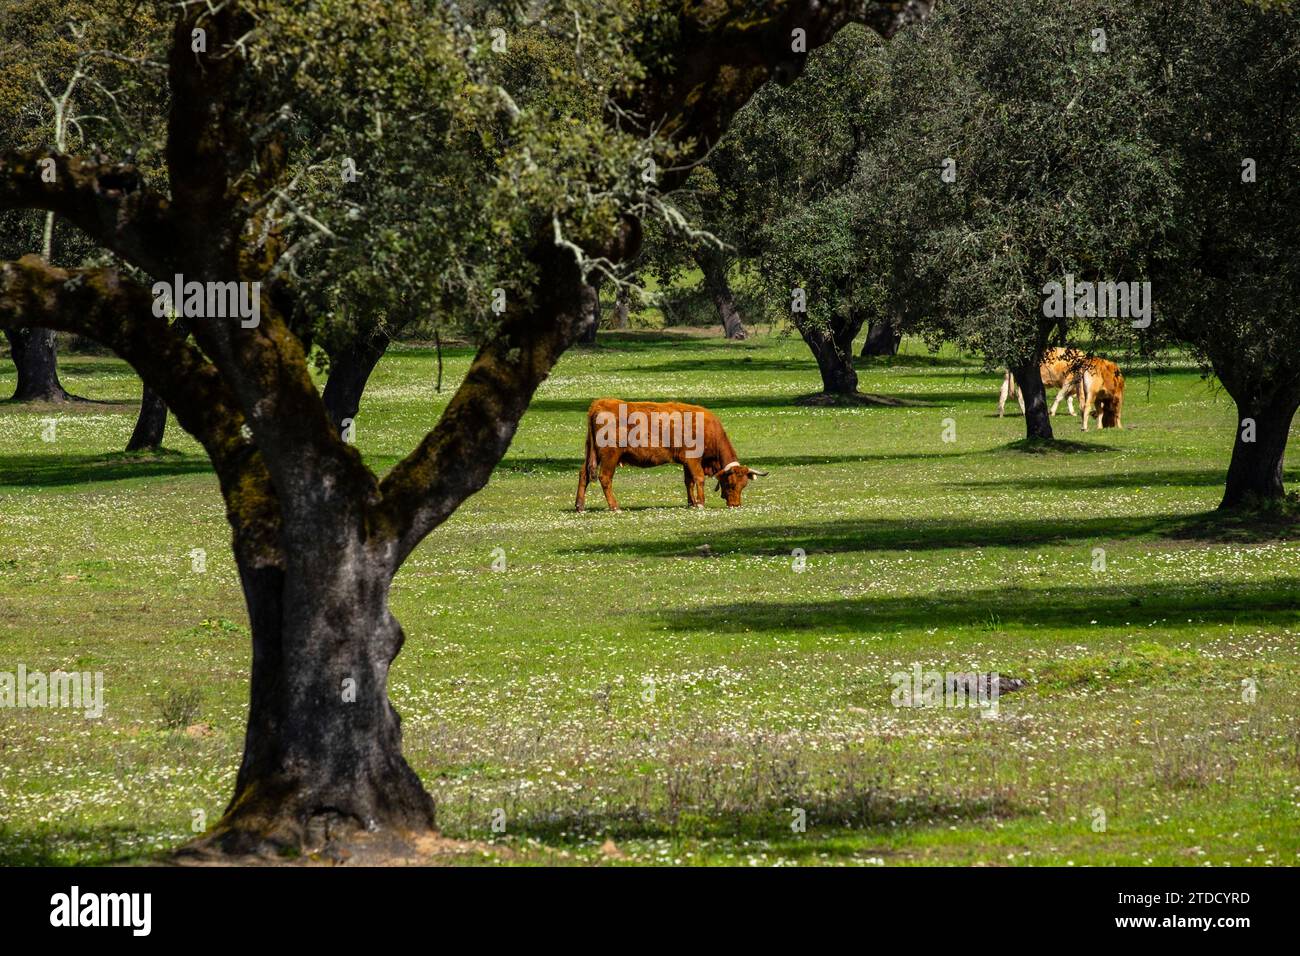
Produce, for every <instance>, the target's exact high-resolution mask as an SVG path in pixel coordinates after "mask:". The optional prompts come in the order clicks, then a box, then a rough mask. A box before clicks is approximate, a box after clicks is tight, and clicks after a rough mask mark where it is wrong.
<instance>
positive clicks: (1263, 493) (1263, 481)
mask: <svg viewBox="0 0 1300 956" xmlns="http://www.w3.org/2000/svg"><path fill="white" fill-rule="evenodd" d="M1297 406H1300V396H1297V395H1295V394H1291V395H1285V396H1282V397H1276V398H1273V399H1272V400H1270V401H1252V400H1244V401H1242V400H1238V402H1237V418H1238V421H1237V437H1236V440H1235V441H1234V443H1233V446H1232V461H1231V462H1230V463H1229V465H1228V479H1227V483H1226V486H1225V488H1224V492H1223V501H1221V502H1220V503H1219V507H1220V508H1232V507H1235V506H1236V505H1240V504H1245V503H1247V502H1249V501H1251V500H1267V499H1276V498H1281V497H1283V496H1284V495H1285V494H1286V491H1285V489H1284V487H1283V484H1282V462H1283V459H1284V457H1285V455H1286V442H1287V436H1288V434H1289V433H1290V431H1291V422H1292V420H1293V419H1294V418H1295V413H1296V408H1297ZM1247 419H1249V420H1250V421H1251V422H1253V425H1254V428H1253V430H1252V429H1250V428H1249V427H1247V425H1246V424H1245V423H1246V421H1247ZM1246 438H1253V439H1254V440H1253V441H1246V440H1245V439H1246Z"/></svg>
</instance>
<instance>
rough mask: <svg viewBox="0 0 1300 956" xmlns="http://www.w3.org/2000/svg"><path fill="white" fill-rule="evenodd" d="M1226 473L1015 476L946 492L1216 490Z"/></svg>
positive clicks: (1215, 470)
mask: <svg viewBox="0 0 1300 956" xmlns="http://www.w3.org/2000/svg"><path fill="white" fill-rule="evenodd" d="M1224 474H1225V470H1224V469H1222V468H1205V469H1201V468H1198V469H1185V470H1184V469H1162V470H1159V471H1133V472H1123V471H1107V472H1101V473H1098V474H1078V473H1077V472H1058V473H1053V474H1046V475H1015V476H1013V477H1008V478H987V479H978V480H971V481H950V482H945V483H944V487H945V488H971V489H978V488H1005V489H1008V490H1017V489H1018V490H1026V491H1085V490H1091V491H1096V490H1105V489H1112V488H1123V489H1128V488H1152V487H1156V486H1160V487H1164V488H1176V487H1180V486H1183V487H1188V488H1213V487H1219V486H1222V485H1223V481H1224Z"/></svg>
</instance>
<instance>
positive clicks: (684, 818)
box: [0, 334, 1300, 865]
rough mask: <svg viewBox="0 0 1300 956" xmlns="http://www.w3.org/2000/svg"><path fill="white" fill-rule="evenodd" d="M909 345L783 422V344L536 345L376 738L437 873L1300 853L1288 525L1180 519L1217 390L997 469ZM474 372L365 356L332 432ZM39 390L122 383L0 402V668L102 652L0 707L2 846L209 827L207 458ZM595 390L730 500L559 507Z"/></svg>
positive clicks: (966, 384)
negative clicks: (466, 846) (703, 471)
mask: <svg viewBox="0 0 1300 956" xmlns="http://www.w3.org/2000/svg"><path fill="white" fill-rule="evenodd" d="M909 349H910V351H911V352H912V354H911V355H905V356H903V357H901V358H899V359H897V360H895V361H894V362H893V363H891V364H889V365H887V366H886V365H873V366H870V367H866V368H864V369H863V370H862V375H861V377H862V388H863V389H864V390H865V391H869V392H875V393H880V394H884V395H890V396H895V397H899V398H906V399H911V400H914V401H915V402H918V403H920V404H916V405H909V406H906V407H863V408H843V409H839V408H804V407H799V406H796V405H795V404H793V400H794V399H795V398H796V397H798V396H799V395H801V394H806V393H808V392H810V391H813V390H814V389H815V387H816V373H815V369H814V367H813V364H812V361H811V358H810V356H809V355H808V354H807V351H806V349H805V348H804V346H803V345H802V343H800V342H799V341H798V340H797V339H796V340H793V341H792V340H789V339H783V338H780V337H778V336H772V335H761V336H759V337H757V338H755V339H752V340H750V341H748V342H745V343H736V344H728V343H724V342H722V341H720V340H716V339H708V338H701V337H699V336H684V335H683V336H664V335H648V334H642V335H628V336H610V337H608V338H602V341H601V344H600V345H599V346H598V347H595V348H592V349H585V350H584V349H577V350H575V351H573V352H571V353H570V354H568V355H566V356H565V357H564V359H563V360H562V361H561V363H560V365H559V367H558V368H557V369H556V372H555V374H554V375H553V377H552V378H551V379H550V380H549V381H548V382H547V383H546V384H545V385H544V386H543V387H542V389H541V391H540V392H539V394H538V396H537V398H536V400H535V401H534V403H533V406H532V409H531V410H530V411H529V413H528V415H527V417H526V418H525V419H524V422H523V424H522V426H521V427H520V429H519V433H518V436H517V438H516V439H515V442H514V445H513V446H512V448H511V449H510V452H509V454H508V456H507V457H506V459H505V460H504V461H503V462H502V463H501V465H500V467H499V468H498V469H497V472H496V474H495V476H494V477H493V479H492V481H491V483H490V484H489V486H488V487H487V488H486V489H485V490H484V491H483V492H481V493H480V494H479V495H477V496H476V497H474V498H472V499H470V500H469V501H468V502H467V503H466V504H465V505H464V507H462V508H461V509H460V511H459V512H457V513H456V515H455V516H454V517H453V518H452V520H450V521H449V522H448V523H447V524H446V525H444V526H443V527H442V528H440V529H438V530H437V531H436V532H435V533H434V534H433V535H432V536H430V537H429V538H428V539H427V540H426V541H425V542H424V544H423V545H422V546H421V547H420V548H419V549H418V550H417V551H416V552H415V554H414V555H413V556H412V558H411V560H410V561H408V563H407V565H406V566H405V568H404V569H403V570H402V571H401V573H400V574H399V575H398V578H397V581H396V584H395V586H394V593H393V604H394V608H395V613H396V614H397V617H398V618H399V619H400V620H401V621H402V622H403V624H404V626H405V629H406V633H407V643H406V647H405V649H404V651H403V652H402V654H401V656H400V657H399V658H398V660H397V662H396V664H395V666H394V670H393V674H392V681H391V686H390V692H391V696H392V698H393V700H394V703H395V705H396V707H397V709H398V711H399V712H400V713H401V715H402V717H403V729H404V734H405V750H406V754H407V757H408V759H409V760H410V761H411V763H412V765H413V766H414V767H415V769H416V770H417V771H418V772H419V774H420V775H421V777H422V778H423V780H424V782H425V785H426V786H427V787H428V788H429V790H430V791H431V792H432V793H433V794H434V796H435V797H436V799H437V801H438V813H439V823H440V826H441V828H442V830H443V832H444V833H445V834H446V835H448V836H450V837H455V838H462V839H465V840H472V841H477V842H480V843H482V844H485V845H487V846H486V848H484V849H483V850H481V852H478V853H471V854H466V855H464V856H461V857H458V858H457V859H458V860H460V861H461V862H506V863H587V862H608V863H619V862H621V863H633V862H635V863H690V864H696V863H701V864H742V865H743V864H777V863H785V864H865V865H901V864H940V863H943V864H949V863H951V864H972V863H980V864H990V865H1025V864H1056V865H1071V864H1072V865H1089V864H1128V865H1132V864H1138V865H1141V864H1185V865H1222V864H1234V865H1240V864H1259V865H1264V864H1289V865H1295V864H1297V863H1300V719H1298V718H1297V714H1300V677H1298V676H1297V665H1298V664H1300V651H1298V649H1297V643H1298V642H1297V635H1298V632H1300V588H1298V585H1300V547H1297V543H1296V541H1295V540H1294V539H1293V538H1290V539H1289V538H1286V537H1279V536H1277V534H1276V533H1272V534H1270V533H1269V532H1266V531H1259V530H1252V529H1249V528H1246V529H1240V528H1237V529H1234V528H1231V527H1224V526H1221V525H1219V524H1216V523H1214V522H1207V521H1205V520H1204V516H1205V514H1206V512H1208V511H1210V510H1212V509H1213V508H1214V506H1215V505H1216V504H1217V503H1218V500H1219V497H1220V495H1221V491H1222V478H1223V473H1224V469H1225V467H1226V463H1227V455H1228V452H1229V450H1230V444H1231V436H1232V430H1233V428H1234V424H1235V414H1234V409H1233V407H1232V404H1231V402H1230V401H1228V399H1227V397H1226V396H1225V395H1223V394H1222V392H1221V391H1216V390H1215V389H1213V388H1212V387H1211V385H1210V384H1208V383H1207V382H1205V381H1204V380H1203V379H1202V378H1201V377H1200V375H1199V374H1198V373H1197V372H1196V371H1195V370H1194V369H1192V368H1191V367H1190V365H1186V364H1183V365H1179V364H1178V363H1176V362H1173V363H1166V364H1165V365H1163V366H1162V367H1161V368H1158V369H1156V370H1155V371H1154V373H1153V374H1151V375H1150V376H1149V377H1148V375H1147V374H1145V372H1144V371H1142V370H1140V369H1136V368H1130V369H1127V370H1126V371H1127V372H1128V378H1129V397H1128V399H1127V402H1126V407H1125V414H1124V419H1125V424H1126V426H1127V427H1126V429H1125V430H1124V431H1122V432H1120V431H1108V432H1105V433H1096V432H1089V433H1088V434H1087V435H1083V434H1082V433H1081V432H1079V430H1078V424H1077V423H1078V420H1077V419H1070V418H1068V417H1066V416H1065V414H1064V410H1062V413H1061V415H1060V416H1058V418H1057V419H1056V425H1057V432H1058V436H1060V437H1066V438H1070V439H1073V440H1075V441H1078V442H1079V443H1081V445H1082V446H1085V447H1083V448H1076V449H1075V450H1073V451H1068V452H1052V453H1047V454H1029V453H1026V452H1024V451H1020V450H1016V449H1015V448H1013V447H1009V445H1010V443H1012V442H1014V441H1015V440H1016V439H1020V438H1022V437H1023V435H1024V426H1023V423H1022V421H1021V420H1020V419H1019V418H1018V417H1014V416H1012V415H1008V417H1007V418H1005V419H1002V420H999V419H998V418H997V417H996V415H995V402H996V389H997V378H996V377H995V376H993V375H989V374H985V373H982V372H981V371H980V368H979V366H978V364H977V363H973V362H963V361H961V360H959V359H958V358H956V357H954V356H951V355H946V356H943V357H940V358H937V359H936V358H930V357H927V356H925V355H924V354H923V353H922V352H921V350H920V347H919V346H917V345H914V344H912V345H910V346H909ZM467 362H468V353H467V352H466V351H464V350H459V351H453V352H451V353H449V354H448V355H447V363H446V376H447V379H446V383H445V386H444V389H443V392H442V394H441V395H439V394H435V392H434V388H433V382H434V377H435V361H434V358H433V355H432V354H431V353H430V352H428V351H424V350H417V349H403V350H400V351H397V352H394V353H393V354H390V356H389V357H387V358H386V359H385V360H384V362H383V363H382V364H381V366H380V368H379V369H378V371H377V373H376V376H375V378H374V380H373V381H372V383H371V387H370V389H369V390H368V392H367V394H366V397H365V399H364V401H363V404H362V410H361V414H360V415H359V416H358V419H357V432H356V440H357V444H358V446H359V447H360V448H361V449H362V451H363V452H364V453H365V455H366V456H367V459H368V460H369V461H370V463H371V465H372V467H374V468H376V469H377V470H383V469H386V468H388V467H389V466H390V465H391V464H392V463H393V462H394V461H396V460H397V458H398V457H399V456H400V455H402V454H404V453H405V452H406V450H408V449H410V448H411V447H413V446H414V445H415V443H416V442H417V441H418V439H419V437H420V436H421V435H422V434H423V433H424V432H425V431H426V430H427V429H428V428H429V427H430V426H431V425H432V424H433V423H434V422H435V421H436V419H437V416H438V414H439V412H440V409H441V408H442V406H443V404H444V403H445V402H446V400H447V397H448V394H449V392H448V387H447V386H451V387H454V385H455V384H456V382H457V380H458V377H459V375H460V374H462V373H463V371H464V369H465V367H466V365H467ZM63 375H64V382H65V384H66V385H67V386H68V387H69V389H70V390H72V391H74V392H76V393H78V394H81V395H83V396H87V397H91V398H95V399H101V400H106V401H108V402H111V403H113V404H97V405H78V406H71V407H60V408H48V407H46V408H27V407H18V406H13V405H0V542H2V546H0V670H5V671H14V670H15V669H16V667H17V665H18V664H19V663H23V664H25V665H26V667H27V668H28V669H29V670H36V669H39V670H44V671H52V670H55V669H58V668H63V669H74V668H75V669H77V670H83V671H103V672H104V675H105V686H106V690H105V695H106V704H107V708H106V712H105V715H104V716H103V717H102V718H101V719H98V720H91V719H85V718H83V716H82V715H81V714H80V713H76V712H72V711H69V710H60V709H28V710H18V709H0V767H2V768H3V778H2V779H0V863H10V864H13V863H42V862H44V863H103V862H109V861H138V860H143V859H148V858H149V856H150V855H151V854H155V853H157V852H158V851H164V850H168V849H170V848H174V847H177V846H179V845H180V844H181V843H183V842H184V841H185V840H186V839H188V838H189V837H190V836H191V835H192V832H191V831H192V826H193V821H194V820H195V819H196V813H197V811H202V812H203V814H205V815H206V820H207V821H208V822H209V823H210V822H212V821H215V819H216V818H217V816H218V815H219V814H220V813H221V811H222V809H223V808H224V805H225V801H226V800H227V799H228V798H229V795H230V793H231V791H232V787H233V781H234V775H235V771H236V768H237V764H238V760H239V755H240V752H241V746H242V735H243V729H244V727H243V719H244V710H245V702H246V681H247V675H248V667H249V642H248V632H247V620H246V617H245V614H244V608H243V603H242V601H241V598H240V594H239V588H238V586H237V582H236V576H235V569H234V564H233V560H232V559H231V557H230V554H229V550H228V530H227V526H226V523H225V518H224V513H223V506H222V502H221V499H220V497H219V495H218V492H217V483H216V480H215V478H214V477H213V475H212V474H211V472H210V470H209V468H208V466H207V462H206V459H204V458H203V457H202V455H201V453H200V451H199V449H198V447H197V445H195V444H194V443H193V442H192V441H191V440H190V439H189V438H188V437H187V436H184V435H183V434H182V433H181V432H179V430H177V429H176V426H175V422H174V421H173V422H171V423H169V426H168V427H169V435H168V440H167V446H168V448H169V449H170V451H169V452H168V453H166V454H164V455H160V456H153V457H148V458H140V459H135V458H129V457H127V456H124V455H122V454H121V453H120V449H121V448H123V447H124V446H125V443H126V440H127V438H128V436H129V435H130V431H131V428H132V425H133V423H134V416H135V410H136V407H135V403H136V401H137V399H138V396H139V383H138V381H137V380H136V379H135V378H134V376H133V375H132V374H131V373H130V371H129V369H127V368H126V366H125V365H123V364H122V363H120V362H118V361H116V360H112V359H101V358H92V357H79V356H70V357H65V359H64V362H63ZM13 384H14V375H13V366H12V364H9V363H5V364H4V365H2V366H0V393H3V394H9V393H10V392H11V391H12V388H13ZM604 395H615V396H619V397H624V398H629V399H631V398H637V399H682V400H687V401H696V402H699V403H701V404H704V405H707V406H709V407H710V408H712V409H713V410H714V411H716V412H717V413H718V414H719V416H720V417H721V419H722V421H723V423H724V424H725V425H726V427H727V429H728V432H729V434H730V436H731V438H732V440H733V441H734V443H735V445H736V447H737V449H738V450H739V452H740V455H741V459H742V461H744V462H745V463H746V464H749V465H752V466H755V467H758V468H763V469H768V470H770V471H771V476H770V477H769V478H767V479H764V480H761V481H759V482H757V483H755V484H754V485H752V486H751V488H750V489H749V490H748V491H747V493H746V501H745V505H744V507H743V508H741V509H739V510H728V509H727V508H725V507H724V506H723V503H722V501H721V500H720V499H719V498H718V497H717V495H716V494H715V493H713V491H712V485H711V484H710V486H709V488H710V497H709V507H708V508H707V509H706V510H705V511H703V512H699V511H692V510H688V509H687V508H686V507H685V492H684V489H683V485H682V480H681V473H680V471H679V470H677V469H670V468H661V469H656V470H649V471H622V470H621V471H620V473H619V475H618V477H617V478H616V481H615V490H616V492H617V493H618V495H619V499H620V504H622V506H623V508H624V509H625V510H624V512H623V513H621V514H611V513H609V512H607V511H606V510H605V508H604V502H603V499H602V498H601V495H600V492H599V487H598V485H595V484H593V485H592V488H591V490H590V494H589V498H588V507H589V510H588V512H587V513H586V514H583V515H577V514H574V513H573V511H572V507H573V496H574V489H575V485H576V481H577V470H578V465H579V461H580V459H581V455H582V447H583V440H584V427H585V422H584V415H585V410H586V408H587V405H588V403H589V402H590V401H591V399H592V398H594V397H598V396H604ZM52 417H53V418H57V423H56V425H55V432H54V435H55V441H53V442H46V441H43V440H42V429H43V421H44V420H45V419H47V418H52ZM945 419H951V420H952V422H953V423H955V428H956V440H955V441H953V442H945V441H943V440H942V437H941V436H942V434H943V432H944V428H945ZM1287 478H1288V482H1295V481H1296V480H1297V478H1300V475H1298V474H1297V472H1296V470H1295V469H1290V470H1289V471H1288V474H1287ZM498 548H500V549H503V550H504V554H505V569H504V570H502V571H495V570H493V567H492V565H493V559H494V549H498ZM1097 548H1102V549H1104V552H1105V555H1104V556H1105V570H1104V571H1102V570H1094V565H1095V563H1096V560H1097V559H1096V552H1095V549H1097ZM193 549H203V550H204V551H205V552H206V561H207V563H206V571H205V572H204V573H196V572H195V571H193V570H192V561H191V552H192V550H193ZM795 549H803V551H804V552H805V553H806V566H805V567H804V568H803V570H802V571H797V570H795V566H796V564H797V563H798V562H797V561H796V560H795V558H794V557H792V555H793V554H794V553H795ZM498 554H499V552H498ZM917 664H919V665H920V666H921V667H922V668H923V669H924V670H930V669H937V670H941V671H942V670H952V671H969V670H979V671H997V672H999V673H1001V674H1002V675H1004V676H1013V677H1019V678H1024V679H1026V680H1028V681H1029V685H1028V686H1027V687H1026V688H1025V689H1024V690H1021V691H1019V692H1017V693H1014V694H1009V695H1005V696H1003V697H1002V698H1001V700H1000V702H999V714H998V717H997V719H986V718H984V717H982V716H981V715H980V713H978V712H977V711H975V710H973V709H969V708H964V709H946V708H896V707H894V706H891V703H890V696H891V691H892V689H893V685H892V684H891V680H890V675H891V674H893V673H894V672H898V671H910V670H911V669H912V668H913V666H914V665H917ZM1244 681H1253V682H1254V687H1255V688H1256V694H1255V695H1254V696H1253V699H1251V696H1252V695H1250V694H1248V693H1246V692H1245V690H1244V688H1243V682H1244ZM190 691H197V707H196V708H193V709H192V710H191V712H189V713H184V712H183V711H184V708H180V709H181V710H182V713H180V714H179V715H177V714H175V713H172V711H174V710H176V708H175V707H168V706H167V700H168V698H169V697H173V698H174V697H176V696H177V695H178V694H184V693H186V692H190ZM165 715H169V716H170V718H171V720H170V722H171V723H173V724H185V725H188V726H189V729H188V730H182V729H167V727H166V726H165V724H166V723H167V722H168V719H167V716H165ZM498 809H500V810H502V811H504V820H505V832H504V833H495V832H493V829H492V823H493V819H494V811H496V810H498ZM800 810H801V811H803V816H804V818H805V820H806V830H805V832H796V830H795V828H794V827H793V824H794V823H795V822H796V821H797V817H798V814H797V813H796V811H800ZM497 818H498V819H500V815H498V817H497ZM200 819H202V818H200ZM1103 823H1104V827H1103V826H1102V824H1103ZM607 839H612V840H613V841H614V843H615V844H616V845H617V847H618V851H617V853H614V852H612V851H609V850H608V849H607V850H605V851H602V849H601V847H602V844H605V841H606V840H607Z"/></svg>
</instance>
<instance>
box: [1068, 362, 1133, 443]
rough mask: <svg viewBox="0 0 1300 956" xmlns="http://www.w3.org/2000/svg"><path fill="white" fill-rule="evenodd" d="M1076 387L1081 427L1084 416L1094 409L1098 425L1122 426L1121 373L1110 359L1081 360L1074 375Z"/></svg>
mask: <svg viewBox="0 0 1300 956" xmlns="http://www.w3.org/2000/svg"><path fill="white" fill-rule="evenodd" d="M1075 380H1076V381H1077V383H1078V389H1079V407H1080V411H1082V412H1083V430H1084V431H1087V430H1088V416H1089V415H1091V414H1092V413H1093V411H1094V410H1095V411H1096V412H1097V427H1098V428H1123V427H1124V423H1123V422H1122V421H1121V420H1120V415H1121V413H1123V411H1124V373H1123V372H1121V371H1120V370H1119V366H1118V365H1116V364H1115V363H1114V362H1112V361H1110V359H1104V358H1089V359H1085V360H1084V362H1083V365H1082V367H1081V369H1080V371H1079V372H1078V373H1076V375H1075Z"/></svg>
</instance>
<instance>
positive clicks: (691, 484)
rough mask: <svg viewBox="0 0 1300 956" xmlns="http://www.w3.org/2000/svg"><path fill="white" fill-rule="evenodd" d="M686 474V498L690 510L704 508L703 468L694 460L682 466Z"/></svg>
mask: <svg viewBox="0 0 1300 956" xmlns="http://www.w3.org/2000/svg"><path fill="white" fill-rule="evenodd" d="M683 468H684V470H685V472H686V497H687V499H688V501H689V502H690V505H691V507H692V508H703V507H704V468H703V466H701V465H700V463H699V462H698V461H697V460H695V459H690V460H688V461H687V462H686V464H685V465H684V466H683Z"/></svg>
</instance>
